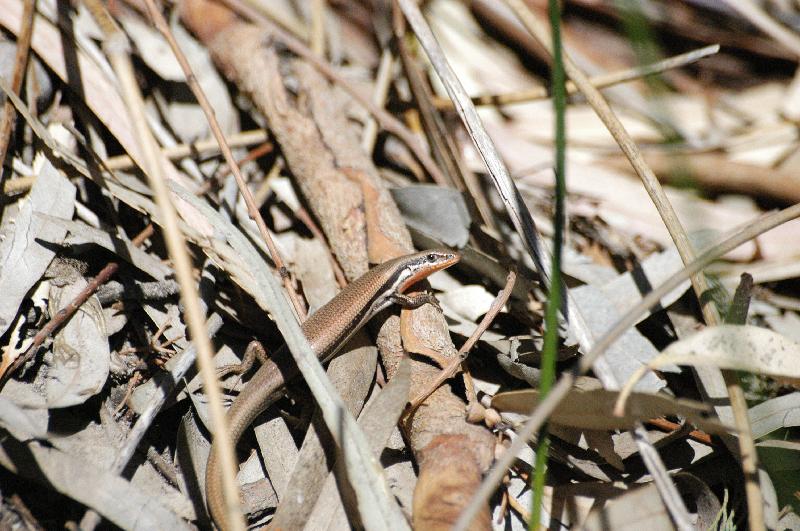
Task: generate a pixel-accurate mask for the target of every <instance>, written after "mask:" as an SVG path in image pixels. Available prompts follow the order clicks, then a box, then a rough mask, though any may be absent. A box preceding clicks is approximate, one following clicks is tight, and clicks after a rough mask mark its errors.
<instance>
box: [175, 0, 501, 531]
mask: <svg viewBox="0 0 800 531" xmlns="http://www.w3.org/2000/svg"><path fill="white" fill-rule="evenodd" d="M224 9H225V8H222V7H221V6H219V5H215V4H212V3H209V2H206V1H204V0H185V1H184V2H182V4H181V12H182V17H183V20H184V23H185V24H186V25H187V26H189V28H190V29H192V30H193V31H194V32H195V33H196V34H197V35H198V36H200V37H201V39H204V43H205V44H206V45H207V46H208V48H209V50H210V52H211V55H212V57H213V58H214V60H215V62H216V64H217V65H218V67H219V68H220V69H221V70H222V71H223V72H224V73H225V75H226V76H227V77H228V79H229V80H230V81H232V82H234V83H236V84H237V86H238V87H239V88H240V90H242V91H243V92H245V93H247V94H248V95H249V96H250V97H251V98H252V99H253V102H254V103H255V105H256V106H257V107H258V109H259V110H260V111H261V112H262V113H263V114H264V115H265V116H266V118H267V121H268V122H269V125H270V128H271V130H272V132H273V134H274V135H275V138H276V139H277V141H278V143H279V144H280V146H281V149H282V151H283V154H284V156H285V158H286V161H287V164H288V166H289V168H290V169H291V171H292V173H293V174H294V177H295V179H296V180H297V183H298V185H299V187H300V190H301V191H302V193H303V195H304V196H305V198H306V200H307V201H308V203H309V205H310V206H311V209H312V211H313V212H314V214H315V215H316V217H317V219H319V221H320V225H321V226H322V228H323V230H324V231H325V234H326V236H327V237H328V241H329V243H330V245H331V248H332V249H333V251H334V253H335V254H336V257H337V259H338V260H339V263H340V264H341V265H342V267H343V269H344V271H345V274H346V275H347V277H348V278H349V279H351V280H352V279H354V278H356V277H358V276H359V275H361V274H363V273H364V272H365V271H366V270H367V269H368V255H367V231H366V226H365V223H366V219H365V215H364V211H363V205H362V198H361V194H360V192H361V189H360V187H359V186H358V185H357V184H356V183H354V182H352V180H350V179H348V178H347V177H346V176H345V175H344V174H343V173H342V171H341V170H340V168H345V167H347V168H352V169H354V170H357V171H360V172H362V173H363V177H362V179H363V182H367V183H369V186H370V187H371V188H374V189H375V190H377V191H378V194H379V199H378V201H379V205H378V209H377V212H379V214H380V216H379V221H378V222H379V223H380V227H379V230H380V231H381V233H383V235H384V236H386V237H387V238H388V239H390V240H392V241H393V242H394V245H395V246H396V248H397V249H401V250H403V251H404V252H412V251H413V247H412V245H411V243H410V242H411V240H410V237H409V235H408V232H407V230H406V228H405V226H404V224H403V221H402V218H401V217H400V214H399V212H398V210H397V207H396V205H395V204H394V202H393V201H392V199H391V197H390V196H389V194H388V193H387V192H386V190H385V189H383V187H382V186H381V184H380V181H379V180H378V178H377V170H376V169H375V167H374V166H373V165H372V162H371V160H370V158H369V157H368V156H367V155H366V154H365V153H364V152H363V151H362V150H361V148H360V146H359V142H358V137H357V135H356V134H355V132H354V131H352V129H351V127H352V124H351V123H349V122H347V121H346V120H345V117H344V113H342V111H341V106H340V105H337V103H336V102H337V99H338V94H339V92H338V91H336V90H335V89H333V88H331V87H330V85H328V83H327V82H325V81H324V80H323V79H322V77H321V76H319V75H318V74H317V72H316V71H314V70H313V68H312V67H311V66H309V65H307V64H305V63H304V62H302V61H300V60H297V59H287V60H281V58H279V56H278V54H277V52H276V51H275V49H274V48H273V47H270V46H269V45H270V44H271V41H272V39H271V38H270V34H269V32H268V31H267V30H265V29H264V28H259V27H256V26H254V25H251V24H245V23H239V22H231V21H230V18H229V17H228V16H227V15H225V14H224V13H223V14H219V13H218V12H219V11H220V10H223V11H224ZM219 21H223V23H221V24H220V23H219ZM210 24H214V26H213V27H209V25H210ZM196 26H200V27H196ZM204 37H205V38H204ZM288 76H293V79H294V80H297V81H298V82H299V86H298V87H297V90H298V91H299V92H300V93H301V95H300V96H299V97H297V98H295V99H294V101H292V98H290V96H289V94H287V90H286V88H285V86H284V77H288ZM298 102H300V103H299V104H298ZM417 311H418V312H420V317H419V318H417V319H415V328H416V330H417V334H418V335H419V336H421V337H425V340H426V341H428V342H429V343H430V344H433V345H435V346H438V347H439V348H440V351H443V352H445V353H449V354H450V355H455V349H454V348H453V346H452V342H451V341H450V337H449V334H448V331H447V325H446V322H445V320H444V318H443V316H442V315H441V313H439V312H438V311H435V310H434V309H432V308H430V307H422V308H420V309H419V310H417ZM378 346H379V348H380V350H381V355H382V357H383V361H384V364H385V365H386V367H387V370H388V372H389V375H390V376H391V375H393V374H394V371H395V370H396V367H397V365H398V364H399V360H400V359H401V358H402V356H403V355H404V352H403V348H402V345H401V342H400V335H399V327H398V319H397V318H396V317H393V318H390V319H388V320H387V321H386V322H385V323H384V324H383V326H382V327H381V332H380V333H379V337H378ZM438 374H439V369H438V368H436V367H434V366H432V365H430V364H429V363H426V362H423V361H414V362H413V364H412V381H413V384H412V389H416V390H419V389H422V388H424V387H426V386H427V385H428V383H429V382H430V381H431V380H432V379H434V378H435V377H436V376H437V375H438ZM413 394H414V391H413V390H412V396H413ZM464 410H465V405H464V402H463V401H462V400H461V399H460V398H459V397H457V396H456V395H455V394H453V393H452V391H451V390H450V388H449V386H443V387H441V388H439V390H437V391H436V392H435V393H433V394H432V395H431V396H430V397H429V398H428V400H426V402H425V403H424V404H423V405H422V406H421V407H420V408H419V409H417V411H416V412H415V413H414V415H413V416H412V418H411V419H410V420H409V422H408V423H407V425H406V428H407V431H408V436H409V441H410V443H411V447H412V450H413V452H414V454H415V456H416V457H417V459H418V461H420V477H421V481H420V483H421V484H418V486H417V491H416V494H415V502H414V503H415V506H416V507H424V508H426V509H427V510H429V511H430V510H437V509H436V508H437V507H438V506H439V504H440V503H442V502H445V503H446V505H447V507H448V510H449V514H458V513H459V512H460V510H461V509H462V508H463V506H464V504H466V503H467V501H468V500H469V498H470V497H471V495H472V493H473V492H474V490H475V489H476V488H477V486H478V485H479V483H480V477H481V474H482V472H483V471H484V470H485V469H486V468H487V467H488V465H489V464H490V462H491V458H492V455H493V447H494V439H493V437H492V435H491V434H490V433H489V432H488V431H486V430H485V429H483V428H481V427H478V426H473V425H470V424H467V422H466V420H465V415H464ZM443 434H447V435H449V436H451V437H453V438H454V440H456V441H460V443H458V444H456V443H451V444H449V445H447V448H448V451H449V452H450V453H449V459H448V461H447V462H450V463H453V466H452V467H441V466H434V465H435V463H433V461H432V460H431V459H422V458H423V457H424V456H426V455H428V453H430V452H431V451H434V452H435V451H437V449H438V443H437V442H435V439H436V437H437V436H440V435H443ZM429 446H430V447H429ZM426 452H427V453H426ZM456 464H457V465H458V466H455V465H456ZM465 470H469V471H471V472H470V473H464V471H465ZM472 472H474V473H472ZM440 484H447V485H448V487H449V488H448V492H449V493H453V492H458V493H460V495H459V496H451V495H448V499H447V500H443V499H441V498H440V495H439V494H440V493H439V492H438V490H437V488H436V485H440ZM426 485H428V486H426ZM453 500H456V501H458V502H459V503H460V504H459V503H453ZM475 522H476V523H475V524H474V528H475V529H479V528H485V529H488V528H489V527H490V521H489V512H488V507H486V508H485V509H484V510H483V511H482V514H481V516H480V517H479V518H478V519H476V521H475ZM415 523H417V519H416V517H415ZM428 524H431V525H433V524H432V522H431V521H430V520H429V519H424V518H423V519H421V520H420V521H419V522H418V525H419V527H418V528H419V529H425V528H428ZM451 524H452V522H451ZM431 528H433V527H431Z"/></svg>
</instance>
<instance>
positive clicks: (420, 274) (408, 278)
mask: <svg viewBox="0 0 800 531" xmlns="http://www.w3.org/2000/svg"><path fill="white" fill-rule="evenodd" d="M460 259H461V255H460V254H458V253H457V252H455V251H450V250H448V249H430V250H428V251H422V252H419V253H415V254H411V255H408V256H405V257H401V258H398V259H397V260H401V261H403V262H405V264H404V266H403V268H402V270H400V271H399V272H398V273H399V275H398V276H399V278H398V279H397V280H398V283H397V292H398V293H403V292H405V290H406V289H408V288H409V287H411V286H412V285H414V284H416V283H417V282H419V281H420V280H423V279H425V278H427V277H428V276H430V275H432V274H433V273H435V272H437V271H441V270H442V269H445V268H448V267H450V266H451V265H453V264H455V263H457V262H458V261H459V260H460Z"/></svg>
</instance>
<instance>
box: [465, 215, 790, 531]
mask: <svg viewBox="0 0 800 531" xmlns="http://www.w3.org/2000/svg"><path fill="white" fill-rule="evenodd" d="M798 217H800V204H797V205H794V206H791V207H789V208H786V209H784V210H781V211H778V212H773V213H771V214H767V215H765V216H762V217H761V218H760V219H758V220H756V221H754V222H753V223H752V224H750V225H748V226H747V227H745V228H743V229H742V230H741V231H739V232H738V233H736V234H734V235H732V236H729V237H728V238H726V239H724V240H723V241H721V242H720V243H718V244H717V245H715V246H714V247H711V248H710V249H708V250H707V251H705V252H704V253H702V254H701V255H700V256H698V257H697V259H696V260H695V261H693V262H692V263H691V264H689V265H687V266H686V267H684V268H683V269H682V270H681V271H679V272H677V273H675V274H674V275H672V276H671V277H669V278H668V279H667V280H666V281H665V282H664V283H663V284H661V285H660V286H658V287H657V288H655V289H654V290H653V291H651V292H650V293H648V294H647V295H645V296H644V297H643V298H642V300H641V301H639V303H638V304H636V305H635V306H634V307H633V308H631V309H630V310H629V311H628V312H627V313H626V314H625V315H623V316H622V317H621V318H620V319H619V320H618V321H617V322H616V324H615V325H614V326H613V327H611V328H610V329H609V330H608V331H607V332H606V333H605V334H603V336H602V337H601V338H599V339H598V340H597V342H596V343H595V345H594V348H592V350H590V351H589V352H587V353H586V354H585V355H584V356H583V357H582V358H581V359H580V360H579V362H578V363H577V364H575V365H574V366H573V367H572V369H570V370H569V371H565V372H564V373H563V374H562V376H561V378H559V380H558V382H557V383H556V385H555V386H554V387H553V390H552V391H551V392H550V394H548V395H547V397H545V399H544V400H542V401H541V402H540V403H539V404H538V405H537V406H536V408H535V409H534V410H533V411H531V415H530V417H529V418H528V420H527V421H526V422H525V424H524V426H523V427H522V428H521V429H520V430H519V431H518V432H517V438H516V440H515V441H514V442H513V443H512V444H511V446H510V447H509V448H508V450H506V451H505V452H503V454H502V455H501V456H500V457H499V458H498V459H497V460H496V461H495V463H494V465H493V466H492V469H491V470H490V471H489V473H488V474H487V475H486V477H485V478H484V480H483V483H481V487H480V488H479V489H478V491H477V492H476V493H475V495H474V496H473V497H472V500H470V502H469V505H467V509H466V510H465V511H464V512H463V513H462V514H461V516H460V517H459V519H458V521H457V522H456V525H455V528H456V529H467V528H468V526H469V524H470V522H471V521H472V520H473V518H474V517H475V515H476V514H477V512H478V511H479V510H480V508H481V507H482V506H483V505H484V504H485V503H487V501H488V500H489V498H490V497H491V496H492V493H493V492H494V491H495V489H496V488H497V485H499V484H500V481H502V479H503V476H504V475H505V472H506V470H507V469H508V467H509V466H511V463H513V462H514V459H516V456H517V455H518V454H519V453H520V452H521V451H522V449H523V448H524V447H525V446H527V444H528V440H529V439H530V438H531V436H532V435H533V434H534V433H536V431H537V430H538V429H539V428H541V426H542V424H544V422H546V421H547V419H548V418H549V417H550V415H552V413H553V411H555V410H556V408H557V407H558V405H559V404H560V403H561V401H562V400H564V398H566V396H567V395H568V394H569V392H570V390H571V389H572V386H573V385H574V384H575V381H576V380H577V378H578V377H579V376H582V375H583V374H586V372H588V371H589V369H591V368H592V364H593V363H594V361H595V360H596V359H597V358H599V357H600V356H602V355H603V353H605V351H606V350H608V348H609V347H610V346H611V345H613V344H614V343H615V342H616V341H617V339H619V337H620V336H621V335H622V334H623V333H624V332H625V331H626V330H628V329H629V328H630V327H631V326H633V325H635V324H636V323H637V321H638V320H639V318H640V317H641V316H642V315H643V314H644V313H645V312H647V311H648V309H650V308H652V307H654V306H655V305H657V304H658V303H659V301H660V300H661V298H662V297H664V296H665V295H666V294H667V293H669V292H671V291H672V290H674V289H675V288H677V287H678V286H679V285H680V284H681V283H682V282H684V281H685V280H686V279H687V278H689V277H691V276H692V275H694V274H696V273H697V272H698V271H702V270H703V269H704V268H705V267H706V266H708V265H709V264H710V263H711V262H713V261H714V260H716V259H717V258H719V257H720V256H724V255H725V254H727V253H729V252H731V251H732V250H734V249H736V248H737V247H739V246H740V245H742V244H744V243H746V242H748V241H750V240H752V239H753V238H755V237H757V236H759V235H760V234H763V233H765V232H767V231H769V230H771V229H774V228H775V227H777V226H779V225H782V224H784V223H786V222H787V221H791V220H793V219H795V218H798Z"/></svg>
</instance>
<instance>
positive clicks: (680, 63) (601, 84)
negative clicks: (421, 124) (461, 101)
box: [433, 44, 719, 110]
mask: <svg viewBox="0 0 800 531" xmlns="http://www.w3.org/2000/svg"><path fill="white" fill-rule="evenodd" d="M718 52H719V44H712V45H710V46H704V47H703V48H698V49H697V50H692V51H691V52H686V53H682V54H680V55H675V56H673V57H670V58H668V59H664V60H663V61H658V62H655V63H651V64H648V65H641V66H636V67H634V68H628V69H626V70H620V71H618V72H610V73H608V74H599V75H597V76H594V77H591V78H589V82H590V83H591V84H592V85H594V87H595V88H597V89H604V88H608V87H613V86H615V85H619V84H621V83H627V82H629V81H634V80H636V79H640V78H643V77H647V76H651V75H653V74H658V73H661V72H664V71H666V70H671V69H674V68H681V67H684V66H686V65H689V64H692V63H694V62H696V61H699V60H700V59H702V58H704V57H708V56H709V55H714V54H715V53H718ZM579 92H580V90H579V89H578V87H577V86H576V85H575V83H574V82H573V81H567V94H568V95H573V94H577V93H579ZM549 97H550V91H549V90H548V89H547V88H546V87H534V88H531V89H528V90H520V91H517V92H509V93H506V94H482V95H478V96H473V97H472V98H471V99H472V103H473V104H475V105H478V106H481V105H511V104H514V103H526V102H530V101H536V100H543V99H547V98H549ZM433 101H434V104H435V105H436V107H437V108H439V109H442V110H446V109H452V108H453V102H452V101H450V100H449V99H446V98H440V97H434V100H433Z"/></svg>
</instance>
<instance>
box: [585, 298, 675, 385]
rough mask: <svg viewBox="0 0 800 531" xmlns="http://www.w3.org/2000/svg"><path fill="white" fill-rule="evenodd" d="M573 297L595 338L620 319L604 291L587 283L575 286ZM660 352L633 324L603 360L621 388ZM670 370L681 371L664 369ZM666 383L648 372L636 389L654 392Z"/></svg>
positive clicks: (604, 355) (610, 348) (673, 368)
mask: <svg viewBox="0 0 800 531" xmlns="http://www.w3.org/2000/svg"><path fill="white" fill-rule="evenodd" d="M572 296H573V297H574V299H575V302H576V303H577V304H578V305H579V306H580V308H581V312H582V313H583V315H584V318H585V320H586V325H587V326H588V327H589V329H590V330H591V331H592V333H593V334H594V336H595V337H600V336H602V335H603V333H604V332H605V331H606V330H608V329H609V328H611V327H612V326H614V324H615V323H616V322H617V319H618V318H619V314H618V313H617V308H616V306H614V305H613V304H612V302H611V300H610V299H609V297H608V295H607V292H606V291H605V290H601V289H600V288H597V287H595V286H590V285H585V286H580V287H578V288H574V289H573V290H572ZM657 355H658V350H657V349H656V348H655V347H654V346H653V344H652V343H650V341H648V340H647V339H646V338H645V337H644V336H643V335H642V334H641V333H640V332H639V331H638V330H637V329H636V327H630V328H628V330H626V331H625V333H623V334H622V335H621V336H620V337H619V339H617V340H616V341H615V342H614V343H613V344H612V345H611V346H610V347H609V348H608V350H606V352H605V354H603V358H602V359H603V360H605V362H606V363H607V364H608V367H609V368H610V370H611V373H612V374H613V375H614V378H615V379H616V383H617V386H618V387H619V386H622V384H623V383H624V382H626V381H628V379H629V378H630V377H631V375H633V374H634V373H635V372H636V370H637V369H639V368H641V367H643V366H644V365H646V364H647V363H648V362H649V361H650V360H652V359H653V358H655V357H656V356H657ZM667 369H671V370H672V371H678V370H679V369H678V368H677V367H675V366H672V367H667V368H665V370H667ZM665 385H666V384H665V382H664V381H663V380H661V378H659V377H657V376H656V375H655V374H653V373H652V372H649V373H647V375H646V376H645V378H643V379H642V380H640V381H639V382H638V383H637V384H636V390H637V391H642V392H651V393H655V392H657V391H658V390H659V389H662V388H663V387H664V386H665Z"/></svg>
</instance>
